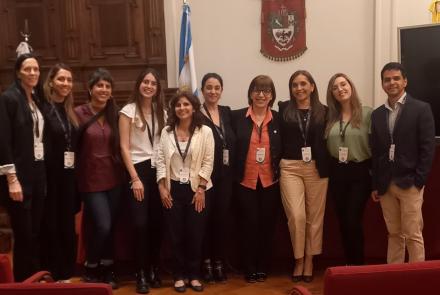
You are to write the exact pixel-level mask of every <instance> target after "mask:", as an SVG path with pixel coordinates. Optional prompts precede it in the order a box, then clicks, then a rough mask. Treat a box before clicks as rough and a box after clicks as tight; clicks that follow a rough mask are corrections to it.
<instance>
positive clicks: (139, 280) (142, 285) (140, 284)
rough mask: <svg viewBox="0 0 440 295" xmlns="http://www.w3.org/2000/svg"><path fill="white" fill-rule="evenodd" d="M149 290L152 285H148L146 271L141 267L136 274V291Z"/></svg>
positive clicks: (145, 291) (144, 291)
mask: <svg viewBox="0 0 440 295" xmlns="http://www.w3.org/2000/svg"><path fill="white" fill-rule="evenodd" d="M148 292H150V287H149V286H148V282H147V278H146V276H145V271H144V270H143V269H141V270H140V271H138V273H137V274H136V293H140V294H147V293H148Z"/></svg>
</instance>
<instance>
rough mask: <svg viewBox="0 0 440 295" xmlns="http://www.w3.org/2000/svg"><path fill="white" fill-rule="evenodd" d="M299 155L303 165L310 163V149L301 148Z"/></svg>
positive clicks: (307, 147)
mask: <svg viewBox="0 0 440 295" xmlns="http://www.w3.org/2000/svg"><path fill="white" fill-rule="evenodd" d="M301 155H302V160H303V161H304V162H305V163H310V162H311V161H312V148H311V147H309V146H306V147H303V148H301Z"/></svg>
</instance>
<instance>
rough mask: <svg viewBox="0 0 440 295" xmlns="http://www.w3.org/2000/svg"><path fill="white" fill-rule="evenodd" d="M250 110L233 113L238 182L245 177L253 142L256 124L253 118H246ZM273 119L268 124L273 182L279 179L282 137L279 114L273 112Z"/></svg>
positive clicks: (236, 178) (245, 109)
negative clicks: (251, 142) (246, 164)
mask: <svg viewBox="0 0 440 295" xmlns="http://www.w3.org/2000/svg"><path fill="white" fill-rule="evenodd" d="M247 111H248V108H243V109H239V110H235V111H232V122H233V123H232V126H233V129H234V132H235V136H236V148H235V151H236V152H235V159H236V161H235V167H234V169H235V171H234V172H235V174H234V176H235V177H234V178H235V180H236V181H237V182H241V181H242V180H243V176H244V168H245V163H246V158H247V154H248V150H249V143H250V141H251V135H252V130H253V128H254V124H253V122H252V119H251V117H250V116H249V117H246V113H247ZM271 112H272V117H273V119H272V120H271V121H270V122H269V124H268V131H269V142H270V155H271V161H272V172H273V180H274V181H275V180H278V178H279V163H280V160H281V136H280V123H279V118H278V113H277V112H276V111H274V110H271Z"/></svg>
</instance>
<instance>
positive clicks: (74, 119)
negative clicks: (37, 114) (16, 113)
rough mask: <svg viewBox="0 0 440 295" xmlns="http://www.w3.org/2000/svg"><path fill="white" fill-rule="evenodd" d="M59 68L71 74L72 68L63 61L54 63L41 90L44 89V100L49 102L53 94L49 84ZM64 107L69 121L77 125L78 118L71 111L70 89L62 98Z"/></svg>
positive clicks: (71, 97)
mask: <svg viewBox="0 0 440 295" xmlns="http://www.w3.org/2000/svg"><path fill="white" fill-rule="evenodd" d="M60 70H66V71H69V72H70V73H72V74H73V72H72V69H71V68H70V67H69V66H68V65H66V64H63V63H57V64H55V65H54V66H53V67H52V68H51V69H50V70H49V73H48V74H47V77H46V80H45V81H44V84H43V90H44V96H45V97H46V100H47V101H48V102H50V103H52V102H53V99H52V96H53V89H52V87H51V86H50V85H51V84H52V83H53V79H54V78H55V76H56V75H57V74H58V72H59V71H60ZM64 109H65V110H66V114H67V118H68V119H69V121H70V123H71V124H72V125H73V126H75V127H78V118H77V117H76V114H75V112H74V111H73V94H72V91H71V92H70V93H69V95H67V97H66V98H65V99H64Z"/></svg>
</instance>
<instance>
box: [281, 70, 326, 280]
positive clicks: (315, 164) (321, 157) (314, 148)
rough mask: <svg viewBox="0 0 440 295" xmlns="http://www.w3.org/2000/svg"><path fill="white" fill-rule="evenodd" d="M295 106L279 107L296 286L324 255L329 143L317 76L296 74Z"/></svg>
mask: <svg viewBox="0 0 440 295" xmlns="http://www.w3.org/2000/svg"><path fill="white" fill-rule="evenodd" d="M289 92H290V100H288V101H285V102H281V103H279V111H280V126H281V133H282V134H283V139H282V160H281V162H280V171H281V176H280V189H281V200H282V202H283V206H284V211H285V212H286V216H287V220H288V225H289V231H290V239H291V242H292V248H293V252H294V256H295V269H294V271H293V274H292V280H293V281H295V282H297V281H299V280H302V279H303V280H304V281H305V282H310V281H311V280H312V279H313V256H314V255H317V254H320V253H321V251H322V227H323V221H324V210H325V201H326V194H327V185H328V152H327V148H326V144H325V139H324V131H325V126H326V125H325V124H326V113H327V110H326V107H325V106H324V105H322V104H321V102H320V101H319V95H318V89H317V87H316V83H315V81H314V79H313V77H312V75H311V74H310V73H309V72H307V71H303V70H301V71H296V72H295V73H293V75H292V76H291V77H290V80H289Z"/></svg>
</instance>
